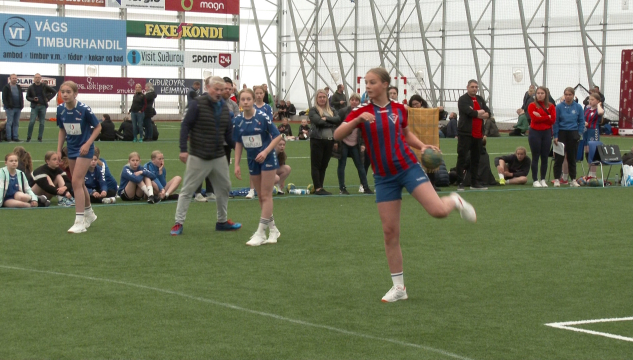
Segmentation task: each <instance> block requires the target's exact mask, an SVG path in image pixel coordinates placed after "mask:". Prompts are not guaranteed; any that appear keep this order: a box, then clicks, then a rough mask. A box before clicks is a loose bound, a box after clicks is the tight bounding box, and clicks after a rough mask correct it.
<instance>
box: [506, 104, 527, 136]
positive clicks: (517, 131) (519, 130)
mask: <svg viewBox="0 0 633 360" xmlns="http://www.w3.org/2000/svg"><path fill="white" fill-rule="evenodd" d="M517 115H519V120H518V121H517V124H516V125H514V126H513V127H512V128H513V129H514V130H513V131H512V132H511V133H510V136H525V133H526V132H527V131H528V129H529V128H530V122H529V121H528V117H527V115H525V111H523V109H517Z"/></svg>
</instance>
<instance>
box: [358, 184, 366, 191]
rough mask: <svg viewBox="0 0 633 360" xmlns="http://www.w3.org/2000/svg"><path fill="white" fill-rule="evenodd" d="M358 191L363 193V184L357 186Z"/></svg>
mask: <svg viewBox="0 0 633 360" xmlns="http://www.w3.org/2000/svg"><path fill="white" fill-rule="evenodd" d="M358 192H359V193H364V192H365V189H364V188H363V185H361V186H360V187H359V188H358Z"/></svg>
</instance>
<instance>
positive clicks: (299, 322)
mask: <svg viewBox="0 0 633 360" xmlns="http://www.w3.org/2000/svg"><path fill="white" fill-rule="evenodd" d="M0 268H3V269H9V270H19V271H26V272H33V273H39V274H47V275H58V276H66V277H71V278H76V279H82V280H91V281H98V282H105V283H111V284H118V285H124V286H129V287H135V288H139V289H144V290H151V291H156V292H160V293H163V294H169V295H176V296H180V297H183V298H187V299H190V300H196V301H200V302H204V303H207V304H212V305H216V306H221V307H225V308H229V309H233V310H238V311H242V312H247V313H250V314H254V315H260V316H264V317H269V318H273V319H276V320H280V321H285V322H289V323H293V324H297V325H302V326H306V327H313V328H317V329H324V330H329V331H332V332H337V333H341V334H344V335H348V336H353V337H359V338H364V339H370V340H378V341H383V342H388V343H392V344H396V345H401V346H406V347H412V348H416V349H421V350H426V351H428V352H433V353H436V354H441V355H444V356H446V357H449V358H453V359H459V360H472V359H470V358H467V357H463V356H461V355H457V354H453V353H451V352H448V351H444V350H442V349H436V348H432V347H430V346H425V345H419V344H413V343H408V342H405V341H400V340H395V339H389V338H381V337H378V336H373V335H367V334H363V333H358V332H354V331H349V330H345V329H339V328H335V327H333V326H328V325H321V324H314V323H310V322H307V321H302V320H296V319H292V318H288V317H285V316H281V315H277V314H272V313H267V312H263V311H257V310H251V309H247V308H244V307H241V306H237V305H233V304H227V303H223V302H219V301H215V300H212V299H206V298H202V297H198V296H193V295H188V294H184V293H180V292H177V291H172V290H167V289H160V288H155V287H152V286H146V285H140V284H133V283H128V282H124V281H118V280H110V279H104V278H97V277H92V276H83V275H76V274H68V273H61V272H56V271H46V270H36V269H27V268H21V267H16V266H7V265H0Z"/></svg>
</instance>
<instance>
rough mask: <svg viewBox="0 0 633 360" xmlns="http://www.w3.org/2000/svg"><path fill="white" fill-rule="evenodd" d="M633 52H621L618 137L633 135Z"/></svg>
mask: <svg viewBox="0 0 633 360" xmlns="http://www.w3.org/2000/svg"><path fill="white" fill-rule="evenodd" d="M631 108H633V50H622V72H621V73H620V119H619V124H618V125H619V126H618V128H619V129H620V130H619V133H620V135H633V113H632V112H631Z"/></svg>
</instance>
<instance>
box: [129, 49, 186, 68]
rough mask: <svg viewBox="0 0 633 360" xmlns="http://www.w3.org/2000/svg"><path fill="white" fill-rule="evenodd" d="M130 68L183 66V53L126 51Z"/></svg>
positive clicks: (171, 51) (172, 51)
mask: <svg viewBox="0 0 633 360" xmlns="http://www.w3.org/2000/svg"><path fill="white" fill-rule="evenodd" d="M126 59H127V64H128V65H130V66H135V65H140V66H177V67H183V66H184V65H185V52H184V51H178V50H135V49H131V50H128V51H127V57H126Z"/></svg>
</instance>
